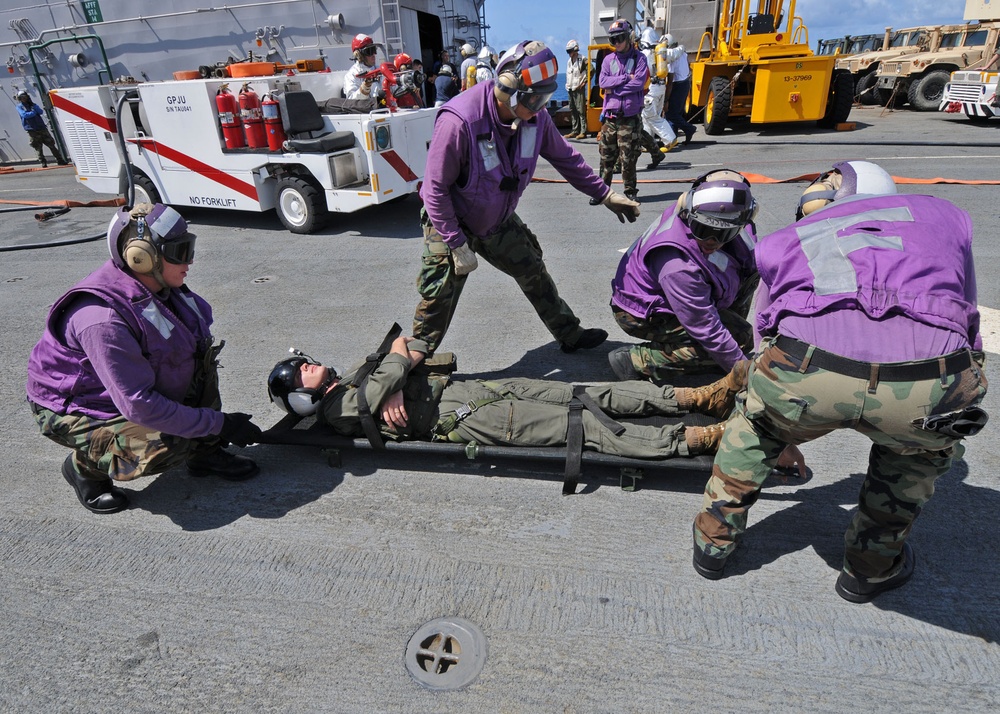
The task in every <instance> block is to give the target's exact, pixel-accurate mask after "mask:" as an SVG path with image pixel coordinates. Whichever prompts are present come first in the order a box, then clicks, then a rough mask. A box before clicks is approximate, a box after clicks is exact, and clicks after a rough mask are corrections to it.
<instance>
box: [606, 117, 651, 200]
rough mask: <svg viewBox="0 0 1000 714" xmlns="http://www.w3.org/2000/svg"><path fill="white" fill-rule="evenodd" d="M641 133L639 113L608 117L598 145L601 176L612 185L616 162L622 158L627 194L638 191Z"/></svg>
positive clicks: (623, 177) (623, 180) (623, 181)
mask: <svg viewBox="0 0 1000 714" xmlns="http://www.w3.org/2000/svg"><path fill="white" fill-rule="evenodd" d="M641 134H642V117H641V116H639V115H638V114H637V115H636V116H634V117H616V118H612V117H607V118H606V119H605V121H604V126H603V127H602V128H601V143H600V144H599V145H598V151H599V152H600V154H601V172H600V173H601V178H602V179H604V183H606V184H607V185H608V186H610V185H611V178H612V177H613V176H614V173H615V171H614V169H615V164H616V163H618V162H619V159H620V165H621V172H622V183H623V184H624V186H625V188H624V190H625V193H626V195H628V194H632V193H635V192H637V191H638V188H636V177H635V165H636V162H637V161H638V160H639V153H640V148H641V144H640V135H641Z"/></svg>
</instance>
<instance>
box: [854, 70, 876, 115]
mask: <svg viewBox="0 0 1000 714" xmlns="http://www.w3.org/2000/svg"><path fill="white" fill-rule="evenodd" d="M876 79H877V77H876V76H875V72H869V73H868V74H863V75H861V76H860V77H858V83H857V84H856V85H854V94H855V96H857V98H858V101H859V102H861V104H862V105H863V106H866V107H870V106H872V105H873V104H875V91H874V89H875V80H876Z"/></svg>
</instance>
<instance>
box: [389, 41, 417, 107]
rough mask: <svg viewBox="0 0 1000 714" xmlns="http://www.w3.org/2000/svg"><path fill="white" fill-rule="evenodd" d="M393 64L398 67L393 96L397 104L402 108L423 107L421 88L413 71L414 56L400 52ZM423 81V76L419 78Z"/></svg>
mask: <svg viewBox="0 0 1000 714" xmlns="http://www.w3.org/2000/svg"><path fill="white" fill-rule="evenodd" d="M392 66H393V67H395V69H396V73H395V74H396V82H395V84H394V85H393V87H392V90H391V91H392V96H393V97H394V98H395V99H396V106H398V107H399V108H400V109H406V108H408V107H417V108H419V107H422V106H423V103H422V102H421V100H420V90H419V89H417V87H418V86H419V85H418V84H417V78H416V77H415V74H416V73H415V72H414V71H413V58H412V57H410V56H409V55H408V54H406V53H405V52H400V53H399V54H398V55H396V57H395V59H393V61H392ZM419 79H420V81H421V83H422V82H423V78H422V77H420V78H419Z"/></svg>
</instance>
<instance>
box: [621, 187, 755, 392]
mask: <svg viewBox="0 0 1000 714" xmlns="http://www.w3.org/2000/svg"><path fill="white" fill-rule="evenodd" d="M756 212H757V203H756V201H754V198H753V196H752V195H751V193H750V184H749V182H748V181H747V180H746V179H745V178H744V177H743V176H742V175H740V174H738V173H736V172H735V171H729V170H727V169H721V170H715V171H710V172H709V173H707V174H705V175H704V176H701V177H699V178H698V179H696V180H695V182H694V183H693V184H692V185H691V188H690V190H688V191H687V192H686V193H684V194H682V195H681V197H680V198H679V199H677V203H676V204H675V205H674V206H672V207H670V208H668V209H667V210H665V211H664V212H663V215H662V216H660V218H659V219H658V220H657V221H656V222H655V223H653V225H651V226H650V227H649V229H648V230H647V231H646V233H645V234H644V235H643V236H642V237H641V238H639V240H637V241H636V242H635V243H633V244H632V247H631V248H629V249H628V251H626V253H625V256H624V257H623V258H622V260H621V262H620V263H619V265H618V272H617V274H616V275H615V279H614V280H613V281H612V283H611V289H612V295H611V308H612V311H613V312H614V315H615V320H616V321H617V322H618V325H619V326H620V327H621V328H622V329H623V330H624V331H625V332H626V333H628V334H629V335H632V336H633V337H639V338H641V339H645V340H648V342H645V343H643V344H639V345H633V346H631V347H619V348H618V349H616V350H614V351H612V352H611V354H609V355H608V360H609V361H610V362H611V368H612V369H613V370H614V372H615V374H616V375H617V376H618V378H619V379H648V378H651V379H655V380H657V381H660V382H664V381H667V382H672V381H674V379H675V378H676V377H677V376H678V375H679V374H683V373H687V374H698V373H701V372H708V371H715V370H720V371H722V372H728V371H730V370H731V369H732V368H733V366H734V365H735V364H736V363H737V362H739V361H740V360H745V359H747V355H748V354H749V353H750V350H751V348H752V347H753V328H752V327H751V325H750V323H749V322H747V314H748V313H749V311H750V304H751V302H752V301H753V294H754V290H755V289H756V287H757V283H758V276H757V267H756V264H755V263H754V255H753V248H754V244H755V242H756V229H755V228H754V225H753V218H754V215H755V214H756Z"/></svg>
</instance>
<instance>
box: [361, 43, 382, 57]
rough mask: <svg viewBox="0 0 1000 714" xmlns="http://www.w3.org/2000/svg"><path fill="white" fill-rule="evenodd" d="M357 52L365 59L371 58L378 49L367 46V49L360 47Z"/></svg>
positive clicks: (373, 46)
mask: <svg viewBox="0 0 1000 714" xmlns="http://www.w3.org/2000/svg"><path fill="white" fill-rule="evenodd" d="M358 52H360V53H361V54H363V55H364V56H365V57H371V56H372V55H374V54H375V53H376V52H378V47H376V46H375V45H368V46H367V47H362V48H361V49H360V50H358Z"/></svg>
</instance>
